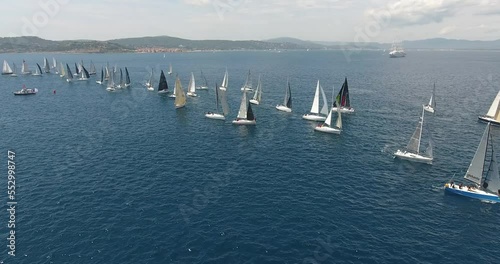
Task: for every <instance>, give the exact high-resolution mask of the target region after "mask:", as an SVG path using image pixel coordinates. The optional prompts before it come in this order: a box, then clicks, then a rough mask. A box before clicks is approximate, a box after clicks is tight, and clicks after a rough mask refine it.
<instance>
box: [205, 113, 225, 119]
mask: <svg viewBox="0 0 500 264" xmlns="http://www.w3.org/2000/svg"><path fill="white" fill-rule="evenodd" d="M205 117H206V118H210V119H215V120H226V117H225V116H224V115H221V114H217V113H206V114H205Z"/></svg>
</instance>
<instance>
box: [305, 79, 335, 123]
mask: <svg viewBox="0 0 500 264" xmlns="http://www.w3.org/2000/svg"><path fill="white" fill-rule="evenodd" d="M320 97H321V98H322V103H323V106H322V107H321V110H320ZM330 112H331V111H330ZM328 114H329V112H328V102H327V100H326V95H325V91H324V90H323V87H321V85H320V84H319V80H318V83H317V84H316V92H315V93H314V99H313V103H312V106H311V110H310V111H309V113H308V114H305V115H303V116H302V118H304V119H306V120H310V121H320V122H323V121H325V120H326V116H327V115H328Z"/></svg>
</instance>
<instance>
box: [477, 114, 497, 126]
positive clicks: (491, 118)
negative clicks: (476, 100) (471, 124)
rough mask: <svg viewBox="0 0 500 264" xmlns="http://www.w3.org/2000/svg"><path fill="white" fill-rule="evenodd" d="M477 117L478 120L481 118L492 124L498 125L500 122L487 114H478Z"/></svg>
mask: <svg viewBox="0 0 500 264" xmlns="http://www.w3.org/2000/svg"><path fill="white" fill-rule="evenodd" d="M478 118H479V120H481V121H483V122H487V123H491V124H494V125H497V126H500V122H498V121H496V120H495V119H494V118H493V117H489V116H479V117H478Z"/></svg>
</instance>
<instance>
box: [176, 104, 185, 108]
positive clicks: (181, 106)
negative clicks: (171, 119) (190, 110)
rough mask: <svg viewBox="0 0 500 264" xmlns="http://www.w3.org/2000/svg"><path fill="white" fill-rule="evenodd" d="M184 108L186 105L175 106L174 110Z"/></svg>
mask: <svg viewBox="0 0 500 264" xmlns="http://www.w3.org/2000/svg"><path fill="white" fill-rule="evenodd" d="M184 106H186V105H176V106H175V109H179V108H183V107H184Z"/></svg>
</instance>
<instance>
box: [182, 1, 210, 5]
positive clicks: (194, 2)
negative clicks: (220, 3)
mask: <svg viewBox="0 0 500 264" xmlns="http://www.w3.org/2000/svg"><path fill="white" fill-rule="evenodd" d="M211 2H213V0H184V3H186V4H188V5H195V6H204V5H208V4H210V3H211Z"/></svg>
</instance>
